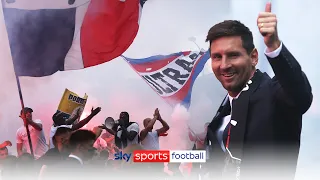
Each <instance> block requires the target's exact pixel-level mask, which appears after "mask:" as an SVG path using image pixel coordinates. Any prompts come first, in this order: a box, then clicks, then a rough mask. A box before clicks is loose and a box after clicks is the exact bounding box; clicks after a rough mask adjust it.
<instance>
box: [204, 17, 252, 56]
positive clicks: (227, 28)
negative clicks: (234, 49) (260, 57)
mask: <svg viewBox="0 0 320 180" xmlns="http://www.w3.org/2000/svg"><path fill="white" fill-rule="evenodd" d="M231 36H240V37H241V40H242V47H243V48H244V49H245V50H246V51H247V53H248V54H250V53H251V52H252V50H253V49H254V48H255V47H254V43H253V36H252V32H251V31H250V29H249V28H248V27H247V26H245V25H244V24H242V23H241V22H240V21H236V20H226V21H223V22H220V23H218V24H216V25H214V26H213V27H211V28H210V30H209V32H208V35H207V39H206V42H208V41H209V43H210V46H209V48H210V50H211V44H212V42H213V41H215V40H217V39H219V38H222V37H231Z"/></svg>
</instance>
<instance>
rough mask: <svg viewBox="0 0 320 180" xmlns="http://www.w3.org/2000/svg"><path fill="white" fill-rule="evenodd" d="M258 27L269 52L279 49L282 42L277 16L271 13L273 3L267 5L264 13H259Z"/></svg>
mask: <svg viewBox="0 0 320 180" xmlns="http://www.w3.org/2000/svg"><path fill="white" fill-rule="evenodd" d="M257 25H258V28H259V31H260V33H261V34H262V36H263V37H264V43H265V44H266V46H267V48H268V51H274V50H276V49H277V48H279V46H280V44H281V42H280V40H279V37H278V31H277V16H276V15H275V14H273V13H272V12H271V2H268V3H267V4H266V7H265V11H264V12H261V13H259V16H258V20H257Z"/></svg>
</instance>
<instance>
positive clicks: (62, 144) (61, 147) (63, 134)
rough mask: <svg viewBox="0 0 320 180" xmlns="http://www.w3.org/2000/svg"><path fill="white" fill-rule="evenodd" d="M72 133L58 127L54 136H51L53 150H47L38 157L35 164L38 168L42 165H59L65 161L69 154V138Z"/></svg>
mask: <svg viewBox="0 0 320 180" xmlns="http://www.w3.org/2000/svg"><path fill="white" fill-rule="evenodd" d="M71 133H72V129H70V128H67V127H60V128H58V129H57V131H56V133H55V135H54V136H53V138H52V139H53V144H54V146H55V147H54V148H52V149H49V150H48V151H47V152H46V153H45V154H44V155H43V156H42V157H40V158H39V159H38V160H37V162H38V165H39V166H40V168H41V167H42V166H43V165H46V166H50V165H54V164H57V163H60V162H61V161H62V160H65V159H66V158H67V157H68V156H69V154H70V152H69V148H68V146H69V138H70V135H71Z"/></svg>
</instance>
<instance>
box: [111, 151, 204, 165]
mask: <svg viewBox="0 0 320 180" xmlns="http://www.w3.org/2000/svg"><path fill="white" fill-rule="evenodd" d="M114 157H115V160H123V161H126V162H128V161H130V160H131V159H132V161H133V162H140V163H144V162H145V163H148V162H177V163H181V162H189V163H190V162H195V163H201V162H202V163H204V162H206V151H199V150H195V151H194V150H192V151H187V150H185V151H168V150H137V151H134V152H133V153H125V152H122V151H121V152H119V153H116V154H115V155H114Z"/></svg>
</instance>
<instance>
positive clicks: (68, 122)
mask: <svg viewBox="0 0 320 180" xmlns="http://www.w3.org/2000/svg"><path fill="white" fill-rule="evenodd" d="M79 117H80V108H79V109H78V110H77V113H76V114H75V115H74V116H73V117H71V118H69V119H67V120H66V124H67V125H71V124H73V123H74V122H75V121H76V120H77V119H78V118H79Z"/></svg>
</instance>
